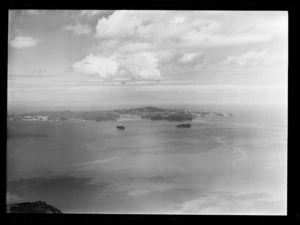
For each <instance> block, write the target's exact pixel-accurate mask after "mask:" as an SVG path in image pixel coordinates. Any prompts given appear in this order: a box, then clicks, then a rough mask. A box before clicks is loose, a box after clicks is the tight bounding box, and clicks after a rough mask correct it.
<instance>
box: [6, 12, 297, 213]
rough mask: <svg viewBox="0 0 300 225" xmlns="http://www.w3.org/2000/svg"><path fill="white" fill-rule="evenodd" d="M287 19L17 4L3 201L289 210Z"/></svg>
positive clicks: (26, 206) (76, 208)
mask: <svg viewBox="0 0 300 225" xmlns="http://www.w3.org/2000/svg"><path fill="white" fill-rule="evenodd" d="M288 27H289V22H288V12H287V11H284V10H281V11H280V10H269V11H263V10H257V11H255V10H245V11H242V10H240V11H234V10H158V9H155V10H150V9H149V10H141V9H140V10H139V9H132V10H131V9H118V10H110V9H109V10H108V9H107V10H98V9H97V10H96V9H88V10H87V9H76V10H75V9H34V10H33V9H32V10H31V9H10V10H9V11H8V43H7V49H8V50H7V51H8V52H7V53H8V56H7V58H8V60H7V119H6V120H7V142H6V178H7V179H6V212H7V213H39V214H42V213H54V214H111V215H114V214H128V215H129V214H135V215H139V214H141V215H145V214H147V215H287V136H288V135H287V133H288V125H287V118H288V116H287V112H288V110H287V108H288V104H287V103H288V101H287V96H288V34H289V33H288V32H289V31H288ZM295 150H297V149H295Z"/></svg>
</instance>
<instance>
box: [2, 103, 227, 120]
mask: <svg viewBox="0 0 300 225" xmlns="http://www.w3.org/2000/svg"><path fill="white" fill-rule="evenodd" d="M128 114H129V115H135V116H139V117H140V118H141V119H148V120H152V121H154V120H167V121H191V120H193V119H194V118H197V117H231V116H232V114H228V113H218V112H198V111H190V110H174V109H163V108H157V107H152V106H148V107H141V108H131V109H115V110H109V111H69V110H66V111H41V112H34V113H26V114H21V115H8V116H7V119H8V120H9V121H64V120H68V119H78V120H84V121H95V122H99V121H117V120H118V119H119V118H120V115H128Z"/></svg>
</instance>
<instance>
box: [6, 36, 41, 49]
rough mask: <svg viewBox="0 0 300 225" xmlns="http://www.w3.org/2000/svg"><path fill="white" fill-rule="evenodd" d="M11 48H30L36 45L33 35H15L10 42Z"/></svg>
mask: <svg viewBox="0 0 300 225" xmlns="http://www.w3.org/2000/svg"><path fill="white" fill-rule="evenodd" d="M10 45H11V46H12V47H13V48H31V47H34V46H36V45H37V40H35V39H34V38H33V37H16V38H15V39H13V40H12V41H11V42H10Z"/></svg>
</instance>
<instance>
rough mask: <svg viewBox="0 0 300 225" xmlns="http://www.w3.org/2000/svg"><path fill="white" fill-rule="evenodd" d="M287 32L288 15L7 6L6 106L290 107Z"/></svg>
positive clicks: (280, 12) (253, 12)
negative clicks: (11, 8) (191, 105)
mask: <svg viewBox="0 0 300 225" xmlns="http://www.w3.org/2000/svg"><path fill="white" fill-rule="evenodd" d="M287 35H288V15H287V12H283V11H160V10H153V11H149V10H148V11H147V10H146V11H145V10H116V11H113V10H11V11H10V12H9V43H8V106H9V107H8V109H9V110H13V109H14V107H16V106H20V105H21V107H33V108H34V107H35V106H40V107H46V105H48V106H47V107H50V108H51V107H52V108H53V109H55V108H57V106H59V105H62V104H63V105H64V107H65V109H68V108H70V107H71V105H76V107H82V106H88V105H91V104H98V105H101V104H102V105H105V104H108V103H109V104H112V105H113V104H115V105H120V104H121V103H124V102H126V101H128V102H130V101H131V100H132V102H136V103H141V102H145V103H146V104H147V102H149V104H154V105H155V104H156V103H157V104H159V103H163V102H171V103H174V104H175V103H176V104H182V103H183V102H189V103H191V104H201V103H205V104H224V103H226V104H275V105H276V104H286V102H287V69H288V64H287V63H288V61H287V60H288V52H287V44H288V43H287V41H288V40H287ZM261 96H264V97H263V98H262V97H261ZM134 99H136V100H134ZM46 103H47V104H46ZM76 107H75V108H76Z"/></svg>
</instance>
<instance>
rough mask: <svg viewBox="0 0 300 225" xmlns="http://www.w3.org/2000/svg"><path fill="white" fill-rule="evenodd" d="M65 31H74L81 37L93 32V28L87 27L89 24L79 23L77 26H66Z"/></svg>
mask: <svg viewBox="0 0 300 225" xmlns="http://www.w3.org/2000/svg"><path fill="white" fill-rule="evenodd" d="M63 30H66V31H72V32H73V33H74V34H76V35H81V34H89V33H91V31H92V28H91V27H90V26H89V25H87V24H80V23H78V24H77V25H69V26H65V27H64V28H63Z"/></svg>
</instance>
